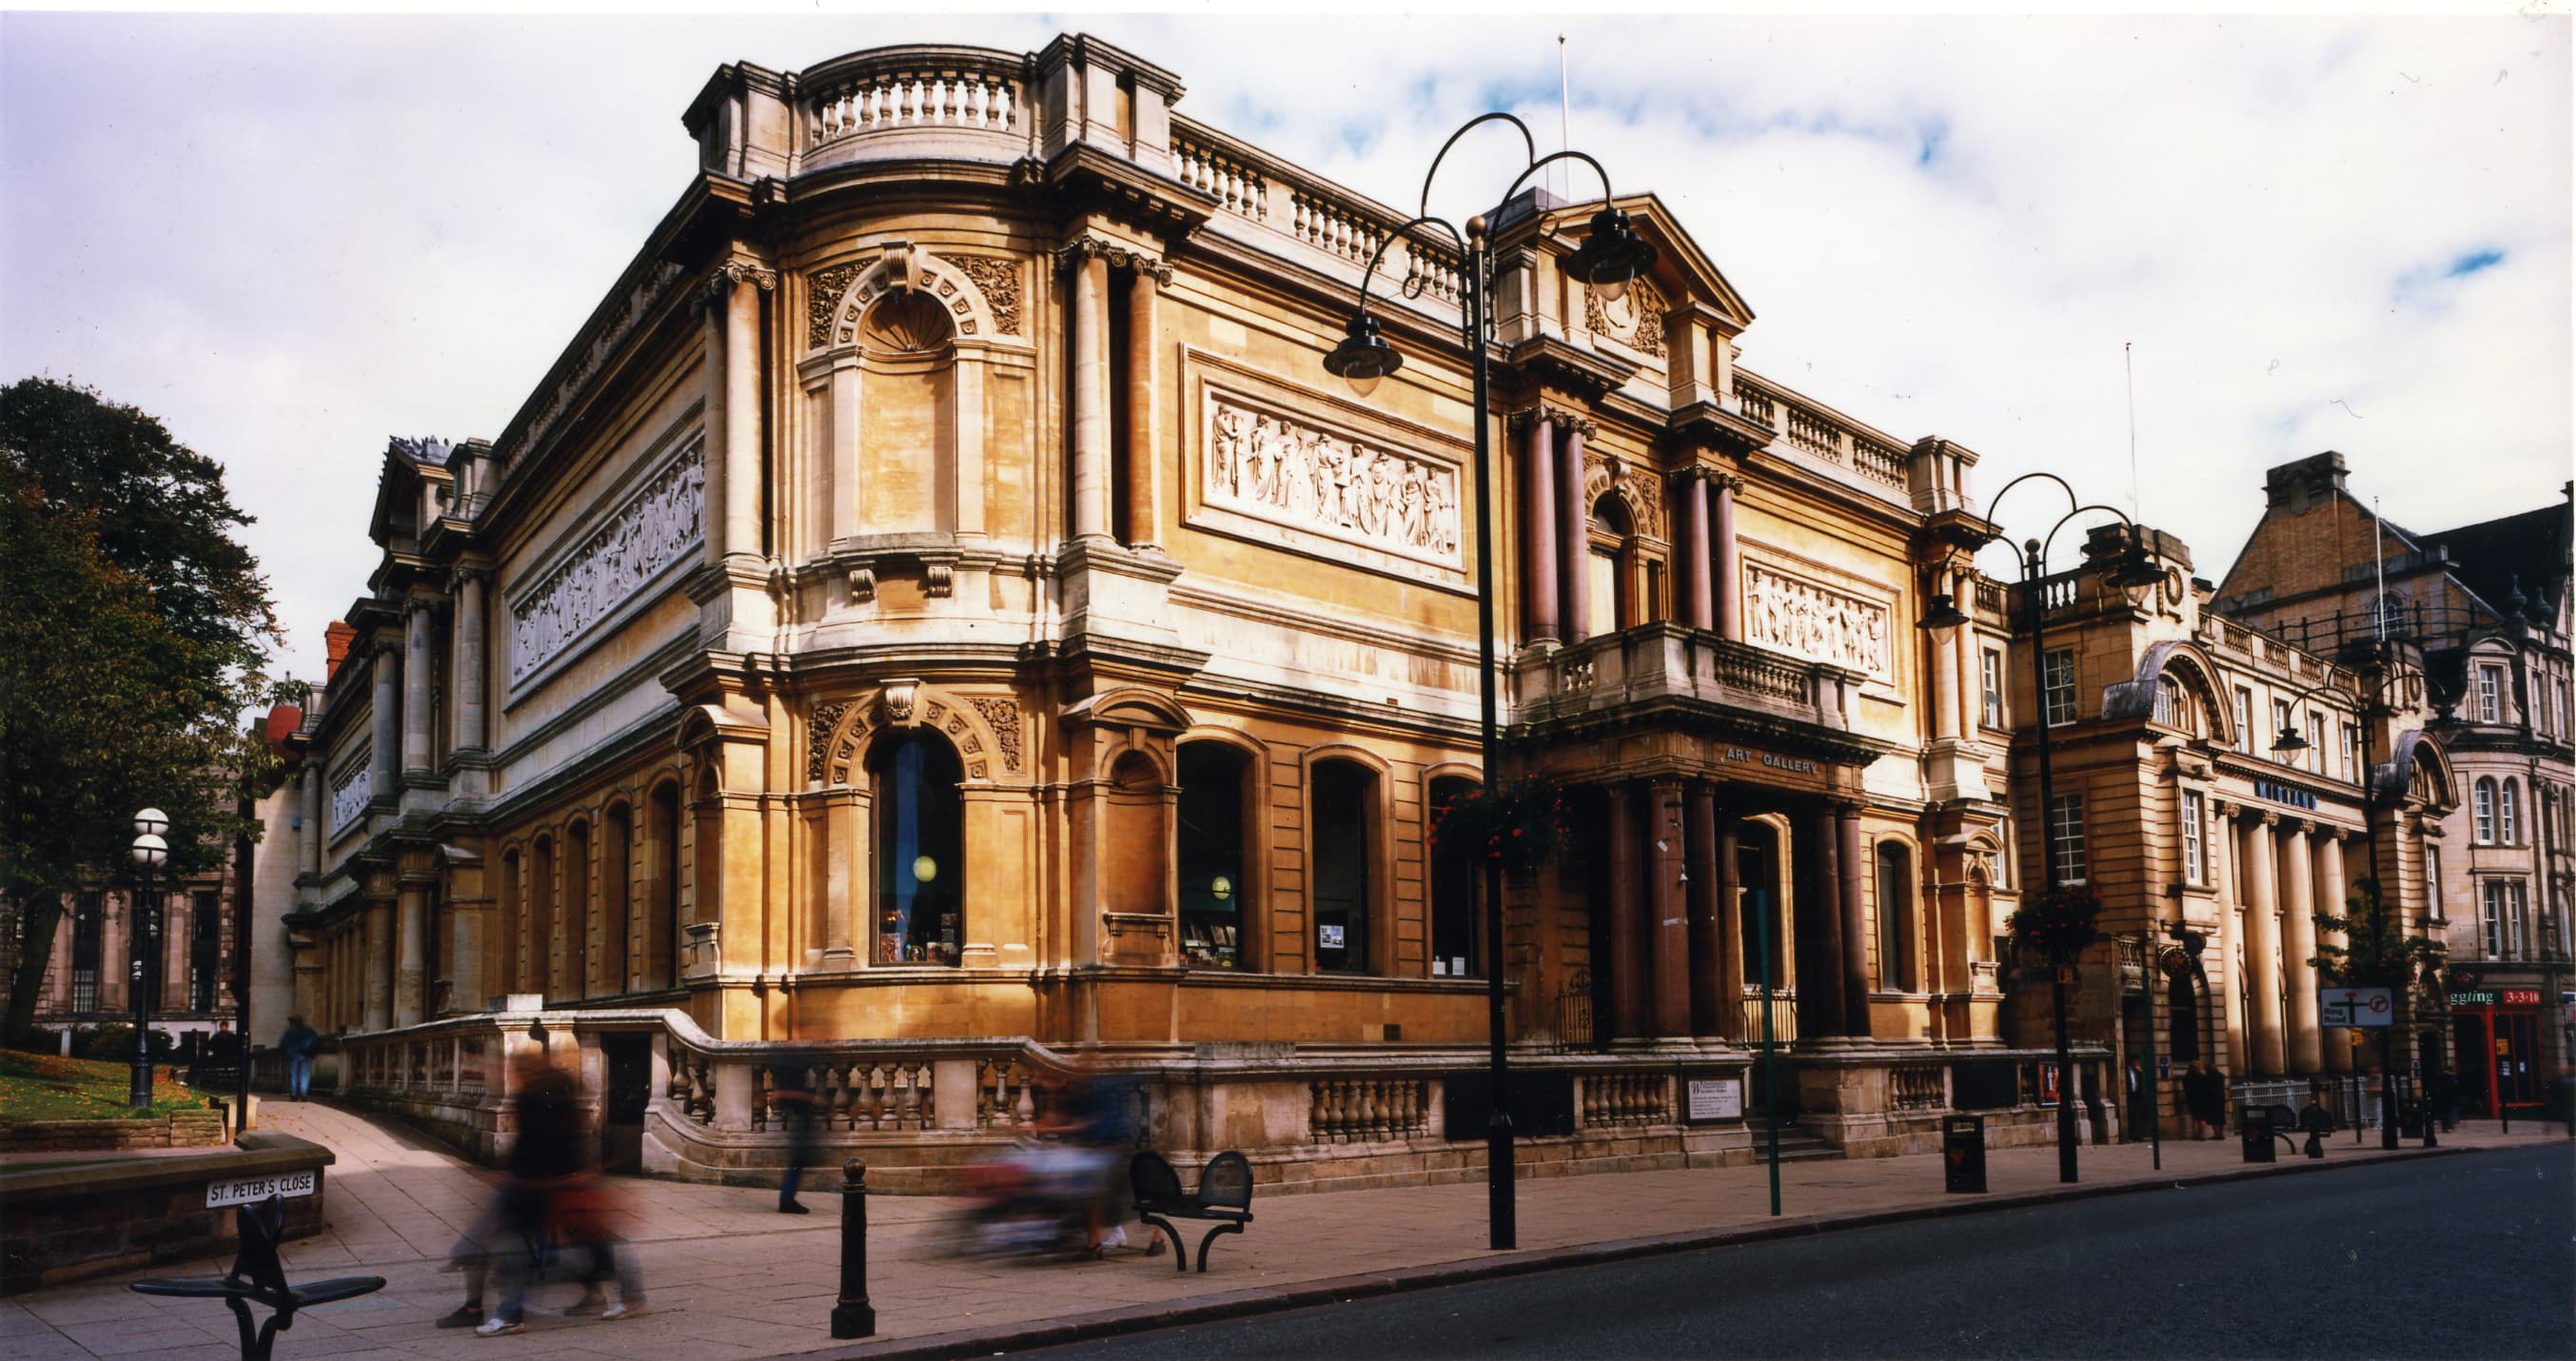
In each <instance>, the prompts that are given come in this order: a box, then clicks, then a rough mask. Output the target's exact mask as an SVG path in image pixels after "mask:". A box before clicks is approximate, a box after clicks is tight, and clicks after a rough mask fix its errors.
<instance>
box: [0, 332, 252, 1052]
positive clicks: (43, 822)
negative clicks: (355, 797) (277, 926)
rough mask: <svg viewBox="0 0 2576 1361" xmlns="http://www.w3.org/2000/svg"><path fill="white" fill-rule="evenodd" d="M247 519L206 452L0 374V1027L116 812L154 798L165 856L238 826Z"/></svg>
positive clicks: (72, 394) (76, 397) (122, 867)
mask: <svg viewBox="0 0 2576 1361" xmlns="http://www.w3.org/2000/svg"><path fill="white" fill-rule="evenodd" d="M249 523H250V517H249V516H247V515H245V514H243V513H242V512H241V510H240V509H239V508H237V507H235V506H234V505H233V503H232V499H231V497H230V495H229V494H228V493H227V492H226V491H225V489H224V482H223V469H222V466H221V465H219V464H217V463H216V462H215V461H214V460H212V459H209V458H206V457H204V456H202V455H200V454H197V453H196V452H194V451H192V450H190V449H189V448H187V447H186V446H185V445H183V444H181V443H179V442H178V441H177V440H176V439H174V438H172V437H171V435H170V432H169V431H168V429H166V428H165V427H164V426H163V425H162V424H161V422H160V421H158V420H156V419H154V418H153V417H151V416H149V415H147V414H145V413H143V412H142V411H139V410H136V409H135V408H133V407H131V406H126V405H122V404H120V403H116V402H111V401H108V400H106V399H104V398H102V397H100V396H99V395H98V394H97V393H95V392H92V391H90V390H88V389H86V388H82V387H78V386H74V385H71V384H65V383H57V382H53V381H51V380H49V379H40V378H29V379H24V380H21V381H19V382H17V383H15V384H12V385H10V386H9V387H7V388H5V389H0V637H7V638H9V639H11V640H13V645H12V646H10V647H7V648H0V900H5V903H6V905H7V907H8V908H9V909H10V911H9V914H8V915H9V917H10V921H9V929H10V930H11V931H12V933H13V939H12V940H11V942H10V943H11V944H12V945H14V946H15V947H16V948H15V957H14V960H13V962H12V967H11V969H10V976H9V980H8V981H9V995H8V1009H7V1015H6V1020H5V1032H6V1035H7V1037H8V1038H9V1039H10V1040H11V1041H13V1042H14V1041H17V1040H20V1039H23V1038H24V1037H25V1036H26V1034H27V1032H28V1031H29V1030H30V1029H31V1028H32V1025H33V1020H34V1015H35V1006H36V1000H37V996H38V994H39V993H40V992H41V990H42V988H43V984H44V978H45V971H46V967H47V965H48V963H49V962H50V957H51V954H52V949H53V942H54V934H55V930H56V927H57V925H58V924H59V922H60V919H61V916H62V899H63V894H64V893H65V892H66V891H67V890H69V889H72V888H74V887H75V886H77V885H79V884H81V883H83V882H85V881H87V882H108V883H121V882H127V881H130V878H131V875H132V863H133V862H132V859H131V857H130V855H129V853H128V848H129V846H130V844H131V842H132V840H133V837H134V830H133V825H132V819H133V816H134V813H135V810H137V809H140V808H144V807H158V808H160V809H162V810H163V811H164V812H166V813H168V814H169V815H170V821H171V832H170V836H169V841H170V850H171V857H170V859H171V863H170V872H171V873H173V874H182V875H183V874H187V873H189V872H191V871H195V870H200V869H205V868H208V867H211V866H212V865H213V864H214V863H215V862H216V861H218V860H219V859H221V858H222V856H223V855H224V854H225V853H226V851H227V850H228V849H229V848H230V843H231V842H232V841H233V839H234V838H236V837H238V836H241V835H245V834H248V835H252V836H256V835H257V829H256V827H248V826H245V824H244V820H243V817H242V813H241V808H242V804H241V802H240V801H239V799H238V782H239V780H240V779H241V778H242V776H243V775H244V774H245V773H247V772H248V771H250V770H251V769H252V768H253V767H254V766H255V765H257V763H258V762H259V761H260V760H261V758H262V756H263V753H262V751H261V749H260V748H259V746H258V744H257V743H256V742H254V741H253V740H251V737H250V735H249V733H248V731H247V730H246V729H245V727H244V725H243V721H242V720H243V716H244V714H245V712H246V711H247V710H250V709H251V708H252V707H253V706H254V705H256V704H257V703H258V702H259V700H260V699H261V697H262V696H263V695H264V694H265V693H266V692H267V690H268V685H267V679H266V676H265V675H264V673H263V669H262V662H263V658H264V655H265V645H266V644H268V643H269V642H271V641H273V640H274V639H275V638H276V637H277V636H278V630H277V622H276V618H275V614H274V612H273V609H272V606H271V604H270V600H269V593H268V583H267V582H266V580H264V579H263V578H262V577H261V575H260V573H259V569H258V564H257V563H256V562H255V561H254V560H253V558H252V557H251V554H250V552H249V550H248V549H246V548H244V547H243V546H242V545H241V543H240V542H239V541H238V540H236V539H235V538H234V537H233V532H234V530H236V529H237V528H239V527H240V526H243V525H247V524H249Z"/></svg>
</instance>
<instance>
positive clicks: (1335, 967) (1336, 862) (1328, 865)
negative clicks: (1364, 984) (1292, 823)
mask: <svg viewBox="0 0 2576 1361" xmlns="http://www.w3.org/2000/svg"><path fill="white" fill-rule="evenodd" d="M1310 778H1311V779H1312V781H1313V784H1312V786H1311V788H1310V791H1309V793H1310V797H1311V798H1312V799H1313V803H1314V816H1313V821H1312V822H1311V823H1310V824H1309V825H1310V827H1311V829H1312V830H1311V833H1310V835H1311V836H1312V837H1313V841H1312V843H1311V844H1312V845H1313V847H1314V876H1313V877H1314V906H1315V967H1316V968H1317V969H1318V970H1321V971H1324V972H1327V973H1367V972H1368V971H1369V945H1370V942H1369V931H1370V928H1371V926H1372V925H1373V923H1372V922H1371V920H1370V918H1371V916H1372V913H1371V912H1370V910H1369V909H1370V906H1371V902H1370V898H1371V894H1370V891H1369V890H1370V884H1369V878H1370V876H1369V859H1370V857H1371V855H1372V854H1373V844H1372V843H1373V838H1372V837H1371V836H1370V835H1369V833H1370V830H1371V826H1370V825H1371V823H1372V822H1373V821H1374V819H1373V818H1372V817H1371V816H1370V813H1371V811H1372V809H1373V807H1374V805H1375V804H1376V802H1377V772H1375V771H1373V770H1370V769H1369V768H1368V767H1367V766H1364V765H1361V764H1360V763H1359V762H1357V761H1331V760H1326V761H1317V762H1316V763H1315V766H1314V773H1313V775H1312V776H1311V777H1310Z"/></svg>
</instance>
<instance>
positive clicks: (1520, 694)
mask: <svg viewBox="0 0 2576 1361" xmlns="http://www.w3.org/2000/svg"><path fill="white" fill-rule="evenodd" d="M1858 679H1859V673H1858V672H1853V671H1846V670H1843V669H1842V668H1840V667H1833V666H1824V665H1820V664H1818V663H1814V662H1806V661H1800V660H1798V659H1797V658H1794V657H1784V656H1782V655H1780V654H1778V653H1775V652H1769V651H1765V650H1764V649H1761V648H1758V647H1753V646H1751V645H1749V644H1745V643H1738V642H1732V641H1729V640H1727V639H1724V638H1720V637H1718V636H1717V635H1716V634H1713V633H1708V632H1704V631H1702V630H1698V629H1690V628H1684V627H1682V626H1680V625H1677V624H1663V623H1657V624H1640V625H1637V626H1636V627H1634V628H1627V629H1622V630H1620V631H1619V632H1617V633H1606V634H1603V635H1601V636H1600V637H1597V638H1592V639H1588V640H1586V641H1584V642H1581V643H1577V644H1575V645H1573V646H1571V647H1568V648H1565V649H1563V650H1561V651H1559V652H1557V653H1556V654H1554V655H1553V656H1550V657H1546V658H1535V657H1534V658H1532V659H1530V660H1529V661H1527V662H1525V663H1523V664H1522V666H1521V669H1520V670H1519V672H1518V673H1517V674H1516V675H1514V676H1513V677H1512V696H1511V697H1512V715H1511V721H1513V722H1515V723H1522V724H1529V723H1546V722H1551V721H1556V720H1562V719H1570V718H1576V717H1580V716H1582V715H1584V714H1587V713H1594V712H1602V711H1608V710H1615V709H1620V708H1625V707H1629V706H1632V705H1637V704H1643V703H1649V702H1653V701H1657V700H1680V701H1687V702H1695V703H1701V704H1711V705H1718V706H1722V707H1725V708H1731V709H1754V710H1760V711H1762V712H1764V713H1767V714H1771V715H1774V716H1777V717H1780V718H1786V719H1792V720H1795V721H1797V722H1801V723H1809V724H1814V725H1816V726H1818V727H1824V728H1834V729H1844V728H1847V727H1848V726H1849V721H1848V719H1847V717H1846V712H1847V705H1848V703H1849V689H1850V687H1851V686H1852V685H1853V684H1854V683H1856V682H1857V680H1858Z"/></svg>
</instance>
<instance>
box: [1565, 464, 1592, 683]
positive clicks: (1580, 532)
mask: <svg viewBox="0 0 2576 1361" xmlns="http://www.w3.org/2000/svg"><path fill="white" fill-rule="evenodd" d="M1591 521H1592V508H1591V507H1590V506H1587V505H1585V504H1584V503H1583V426H1582V424H1581V423H1580V422H1577V421H1571V420H1569V421H1566V422H1565V432H1564V438H1563V439H1561V440H1559V441H1558V442H1557V450H1556V537H1557V545H1556V571H1557V584H1558V589H1559V591H1560V592H1561V593H1562V594H1563V597H1564V609H1565V641H1566V643H1567V644H1568V645H1572V644H1576V643H1580V642H1582V641H1583V640H1584V639H1586V638H1589V637H1591V636H1592V593H1591V591H1590V589H1589V588H1588V587H1587V586H1586V584H1585V582H1584V571H1585V568H1586V564H1587V562H1588V561H1589V559H1590V556H1591V551H1592V548H1591V545H1592V530H1591Z"/></svg>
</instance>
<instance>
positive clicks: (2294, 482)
mask: <svg viewBox="0 0 2576 1361" xmlns="http://www.w3.org/2000/svg"><path fill="white" fill-rule="evenodd" d="M2264 494H2265V504H2264V511H2263V518H2262V520H2261V521H2260V522H2259V523H2258V524H2257V525H2256V526H2255V528H2254V531H2253V533H2252V535H2251V536H2250V537H2249V538H2248V539H2247V541H2246V544H2245V548H2244V550H2243V552H2241V553H2240V554H2239V555H2238V557H2237V561H2236V565H2235V566H2234V567H2232V568H2230V569H2229V571H2228V573H2227V579H2226V581H2225V582H2224V583H2222V584H2221V586H2220V588H2219V598H2218V600H2217V601H2216V602H2215V603H2216V605H2217V607H2218V608H2220V609H2223V610H2226V611H2227V612H2229V613H2230V614H2231V615H2232V616H2234V617H2236V618H2240V619H2243V620H2245V621H2247V622H2249V623H2252V624H2256V625H2259V626H2261V627H2263V628H2265V629H2268V630H2270V631H2272V632H2274V633H2275V634H2277V635H2278V636H2279V637H2281V638H2283V639H2286V640H2291V641H2294V642H2298V643H2302V644H2304V645H2307V646H2309V647H2312V648H2314V649H2316V650H2318V651H2319V652H2322V653H2325V654H2327V655H2352V654H2354V653H2355V651H2356V650H2357V649H2358V650H2363V651H2366V650H2367V648H2368V646H2369V645H2371V644H2372V643H2373V642H2374V641H2375V640H2377V639H2379V638H2381V637H2383V636H2384V637H2389V638H2394V639H2396V640H2398V641H2399V644H2400V645H2401V646H2402V647H2404V648H2405V649H2407V650H2409V651H2410V652H2417V653H2420V654H2421V656H2422V657H2423V660H2424V666H2425V668H2426V674H2427V677H2428V680H2429V682H2430V692H2429V695H2428V703H2429V704H2430V705H2431V706H2432V708H2433V710H2434V713H2433V715H2432V722H2431V723H2430V725H2429V730H2430V731H2431V732H2432V733H2434V734H2436V735H2438V737H2439V739H2440V741H2441V744H2442V746H2443V748H2444V749H2445V750H2446V751H2447V752H2448V753H2449V758H2450V760H2451V761H2452V762H2453V763H2454V764H2455V766H2456V768H2457V769H2456V778H2457V782H2458V791H2457V792H2458V794H2459V799H2458V802H2457V804H2456V805H2455V806H2454V807H2453V808H2451V809H2450V810H2449V811H2448V812H2447V815H2446V816H2445V818H2444V820H2443V822H2442V825H2441V828H2440V830H2439V837H2438V840H2436V841H2433V842H2431V843H2429V844H2428V846H2427V848H2426V852H2425V856H2426V859H2425V860H2424V861H2423V863H2422V865H2421V866H2420V872H2422V873H2423V874H2425V875H2426V876H2427V877H2428V879H2429V881H2430V883H2431V884H2432V886H2433V893H2432V898H2431V901H2430V904H2429V905H2430V906H2431V907H2432V908H2433V909H2434V920H2435V923H2436V925H2437V933H2438V934H2439V935H2440V937H2441V939H2442V940H2443V942H2444V943H2445V944H2446V945H2447V947H2448V949H2449V957H2450V961H2451V969H2450V996H2449V1001H2450V1003H2451V1012H2452V1015H2451V1028H2452V1035H2451V1038H2452V1049H2453V1052H2454V1060H2455V1061H2456V1062H2457V1064H2458V1065H2459V1071H2460V1073H2461V1074H2462V1076H2463V1078H2464V1079H2465V1088H2464V1090H2465V1092H2466V1095H2467V1098H2468V1101H2469V1108H2470V1109H2478V1108H2480V1107H2483V1108H2484V1109H2486V1110H2488V1111H2493V1110H2494V1109H2495V1107H2496V1105H2497V1103H2498V1102H2504V1103H2508V1104H2536V1103H2538V1102H2539V1101H2540V1100H2541V1098H2542V1095H2543V1090H2544V1084H2545V1082H2546V1081H2547V1079H2548V1078H2550V1077H2553V1076H2561V1075H2565V1074H2566V1073H2568V1071H2569V1066H2570V1062H2571V1058H2570V1056H2571V1054H2576V1033H2571V1021H2576V1016H2571V1003H2576V994H2571V993H2570V991H2569V989H2570V988H2571V985H2576V979H2571V975H2570V967H2569V954H2568V949H2569V944H2570V941H2569V936H2568V930H2569V926H2568V920H2567V908H2568V901H2569V895H2570V893H2571V891H2576V851H2572V850H2571V848H2570V845H2569V832H2570V829H2571V810H2570V807H2569V803H2570V799H2571V797H2576V749H2571V746H2570V740H2571V734H2570V730H2569V723H2570V721H2571V720H2570V697H2569V644H2568V630H2569V627H2570V622H2571V621H2570V616H2569V612H2568V600H2567V594H2568V587H2569V584H2570V580H2569V578H2570V568H2569V522H2570V510H2569V504H2568V499H2567V496H2568V492H2567V489H2566V488H2563V487H2562V488H2561V490H2560V496H2559V500H2558V501H2557V503H2556V504H2554V505H2549V506H2544V507H2542V508H2540V509H2537V510H2531V511H2525V512H2523V513H2521V514H2517V515H2510V516H2506V517H2504V518H2502V519H2498V520H2490V521H2486V522H2483V523H2480V524H2473V525H2466V526H2463V527H2461V528H2458V529H2451V530H2442V531H2437V532H2430V533H2423V532H2417V531H2414V530H2409V529H2406V528H2404V527H2402V526H2400V525H2396V524H2392V523H2387V522H2384V521H2380V520H2378V519H2377V518H2376V517H2375V516H2374V515H2373V514H2372V512H2371V510H2370V508H2369V507H2367V506H2364V505H2363V504H2361V502H2360V500H2359V499H2358V498H2357V497H2355V496H2354V495H2353V493H2352V492H2351V491H2350V489H2349V488H2348V487H2347V486H2346V485H2345V465H2344V459H2343V456H2342V455H2341V454H2337V453H2332V452H2328V453H2323V454H2317V455H2315V456H2313V457H2309V458H2304V459H2300V460H2297V461H2295V462H2291V463H2285V464H2282V465H2280V466H2279V467H2276V468H2273V469H2272V470H2271V471H2270V472H2269V473H2268V474H2267V475H2266V477H2265V479H2264Z"/></svg>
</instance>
